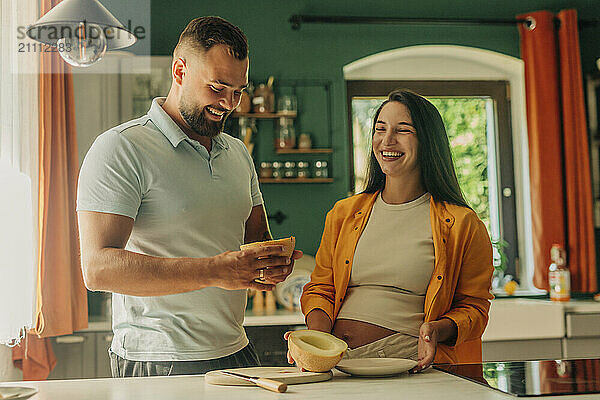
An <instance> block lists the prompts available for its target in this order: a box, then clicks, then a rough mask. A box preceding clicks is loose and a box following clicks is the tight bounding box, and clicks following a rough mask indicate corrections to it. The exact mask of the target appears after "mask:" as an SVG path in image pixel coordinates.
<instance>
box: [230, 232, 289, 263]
mask: <svg viewBox="0 0 600 400" xmlns="http://www.w3.org/2000/svg"><path fill="white" fill-rule="evenodd" d="M272 245H282V246H283V252H284V254H283V256H284V257H288V258H289V257H291V256H292V254H293V253H294V248H295V247H296V238H295V237H294V236H290V237H289V238H285V239H277V240H265V241H264V242H254V243H247V244H243V245H241V246H240V250H248V249H252V248H255V247H263V246H272Z"/></svg>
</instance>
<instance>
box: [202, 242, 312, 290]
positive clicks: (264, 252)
mask: <svg viewBox="0 0 600 400" xmlns="http://www.w3.org/2000/svg"><path fill="white" fill-rule="evenodd" d="M298 253H299V254H298ZM298 253H296V252H294V254H293V255H292V258H291V259H290V258H287V257H285V256H283V246H280V245H276V246H262V247H258V248H254V249H248V250H240V251H227V252H225V253H222V254H219V255H218V256H216V257H215V258H214V261H215V265H214V268H213V269H212V270H213V274H214V276H213V278H212V279H213V281H214V284H213V285H212V286H218V287H221V288H223V289H230V290H236V289H256V290H273V289H274V288H275V283H278V282H280V281H282V280H283V279H285V278H286V277H287V276H288V275H289V274H290V273H291V271H292V267H293V259H294V257H295V256H296V257H297V258H300V257H301V256H302V252H298ZM261 270H262V272H261ZM261 277H264V280H262V281H261V280H260V278H261Z"/></svg>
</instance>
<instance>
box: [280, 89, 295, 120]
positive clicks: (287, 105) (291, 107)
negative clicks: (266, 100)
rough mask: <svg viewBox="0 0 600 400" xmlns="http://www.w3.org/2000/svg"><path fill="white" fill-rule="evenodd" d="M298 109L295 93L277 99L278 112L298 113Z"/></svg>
mask: <svg viewBox="0 0 600 400" xmlns="http://www.w3.org/2000/svg"><path fill="white" fill-rule="evenodd" d="M297 111H298V103H297V101H296V96H294V95H288V94H286V95H283V96H280V97H279V100H277V112H278V113H280V114H286V115H296V112H297Z"/></svg>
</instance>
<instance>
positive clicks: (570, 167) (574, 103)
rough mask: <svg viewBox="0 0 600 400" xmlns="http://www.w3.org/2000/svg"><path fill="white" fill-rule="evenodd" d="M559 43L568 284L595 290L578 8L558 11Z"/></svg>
mask: <svg viewBox="0 0 600 400" xmlns="http://www.w3.org/2000/svg"><path fill="white" fill-rule="evenodd" d="M558 18H559V20H560V29H559V30H558V38H559V40H558V43H559V54H560V76H561V91H562V109H563V110H562V111H563V132H564V142H565V149H564V154H565V182H566V183H567V192H566V197H567V243H568V250H569V251H568V254H569V268H570V269H571V284H572V286H573V289H574V290H576V291H580V292H594V291H596V282H597V281H596V267H595V266H596V252H595V250H596V249H595V247H594V245H595V244H594V227H593V225H592V224H593V222H592V221H593V220H594V214H593V208H592V207H593V206H592V198H593V195H592V184H591V177H590V155H589V143H588V136H587V126H586V120H585V103H584V100H583V83H582V82H583V76H582V73H581V61H580V56H579V54H580V52H579V35H578V31H577V12H576V11H575V10H563V11H561V12H559V13H558Z"/></svg>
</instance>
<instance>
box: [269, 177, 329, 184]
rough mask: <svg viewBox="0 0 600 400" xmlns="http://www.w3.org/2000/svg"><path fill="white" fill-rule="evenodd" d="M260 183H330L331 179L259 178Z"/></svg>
mask: <svg viewBox="0 0 600 400" xmlns="http://www.w3.org/2000/svg"><path fill="white" fill-rule="evenodd" d="M259 182H260V183H331V182H333V178H281V179H279V178H278V179H275V178H259Z"/></svg>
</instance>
